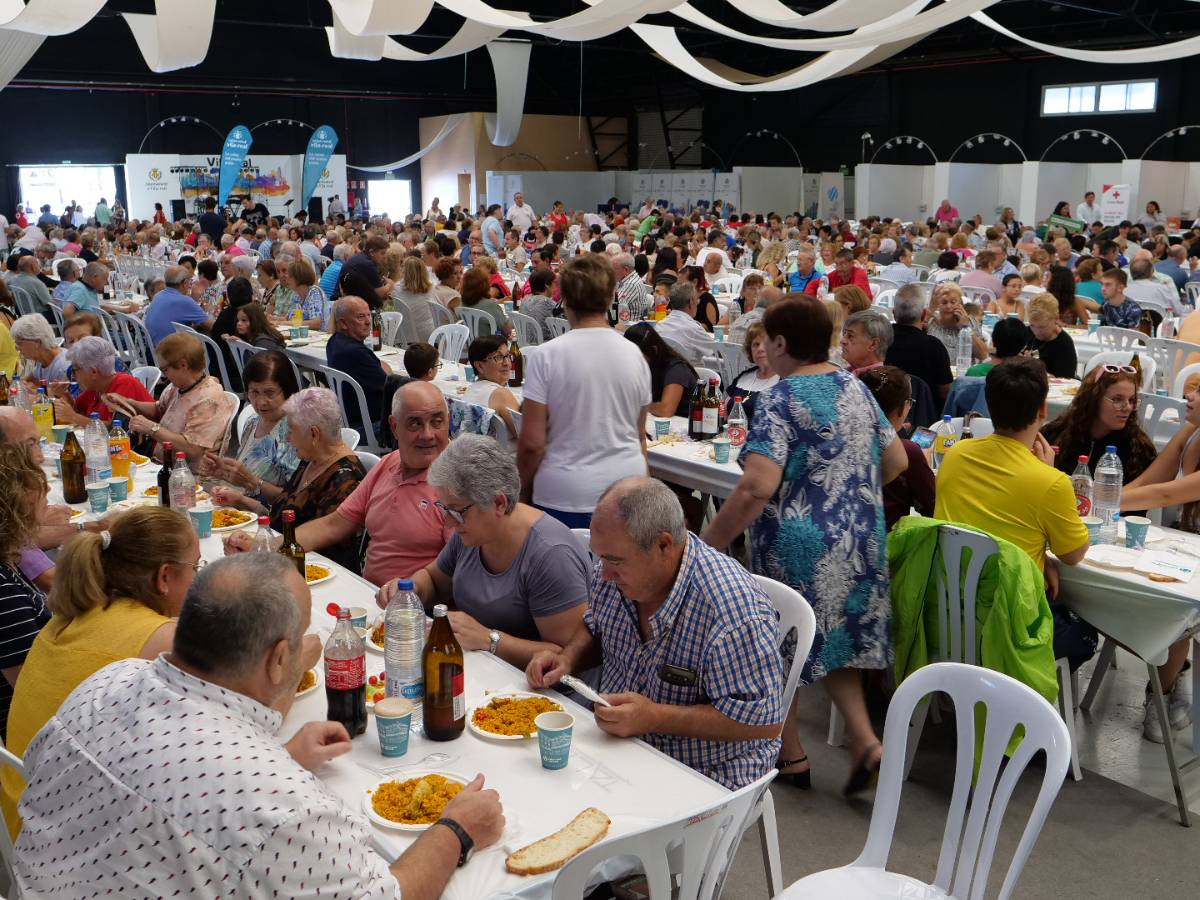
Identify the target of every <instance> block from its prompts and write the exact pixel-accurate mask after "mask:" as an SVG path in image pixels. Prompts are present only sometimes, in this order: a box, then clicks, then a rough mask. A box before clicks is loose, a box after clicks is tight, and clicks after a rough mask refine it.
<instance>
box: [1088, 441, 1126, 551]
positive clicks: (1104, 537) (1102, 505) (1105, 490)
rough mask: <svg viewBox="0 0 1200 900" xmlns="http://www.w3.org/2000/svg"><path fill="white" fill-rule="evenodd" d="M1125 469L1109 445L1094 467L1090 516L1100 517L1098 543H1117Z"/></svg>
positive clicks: (1114, 448)
mask: <svg viewBox="0 0 1200 900" xmlns="http://www.w3.org/2000/svg"><path fill="white" fill-rule="evenodd" d="M1124 478H1125V469H1124V467H1123V466H1122V465H1121V459H1120V457H1118V456H1117V448H1116V447H1114V446H1113V445H1111V444H1110V445H1109V446H1107V447H1105V448H1104V455H1103V456H1102V457H1100V462H1099V464H1097V466H1096V474H1095V476H1094V478H1093V484H1092V515H1094V516H1099V517H1100V543H1101V544H1115V543H1116V542H1117V519H1118V517H1119V516H1120V513H1121V484H1122V482H1123V481H1124Z"/></svg>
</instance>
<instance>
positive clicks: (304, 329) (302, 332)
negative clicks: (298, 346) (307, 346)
mask: <svg viewBox="0 0 1200 900" xmlns="http://www.w3.org/2000/svg"><path fill="white" fill-rule="evenodd" d="M297 330H298V331H299V332H300V340H305V339H307V338H308V326H307V325H301V326H300V327H299V329H297Z"/></svg>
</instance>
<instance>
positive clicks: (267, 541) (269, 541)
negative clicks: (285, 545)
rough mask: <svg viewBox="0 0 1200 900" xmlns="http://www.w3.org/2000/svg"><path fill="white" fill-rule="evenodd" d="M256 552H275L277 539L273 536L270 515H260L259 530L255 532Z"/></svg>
mask: <svg viewBox="0 0 1200 900" xmlns="http://www.w3.org/2000/svg"><path fill="white" fill-rule="evenodd" d="M253 552H255V553H274V552H275V541H274V539H273V538H272V536H271V519H270V518H269V517H268V516H259V517H258V531H256V532H254V551H253Z"/></svg>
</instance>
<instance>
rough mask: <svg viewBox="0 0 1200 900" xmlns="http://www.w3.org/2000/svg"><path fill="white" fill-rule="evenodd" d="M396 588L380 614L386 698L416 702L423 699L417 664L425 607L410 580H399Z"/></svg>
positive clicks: (422, 673) (421, 648) (420, 670)
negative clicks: (384, 609)
mask: <svg viewBox="0 0 1200 900" xmlns="http://www.w3.org/2000/svg"><path fill="white" fill-rule="evenodd" d="M396 588H397V591H396V596H394V597H392V600H391V602H390V603H388V606H387V610H386V611H385V612H384V614H383V622H384V633H385V635H386V637H385V644H384V651H383V659H384V667H385V669H386V670H387V695H388V696H389V697H404V698H406V699H408V700H411V701H412V702H413V703H420V702H421V700H422V698H423V697H424V696H425V670H424V668H423V666H422V662H421V654H422V653H423V652H424V650H425V607H424V606H423V605H422V604H421V598H420V597H418V596H417V594H416V592H415V591H414V590H413V583H412V582H411V581H408V580H401V581H399V582H397V584H396Z"/></svg>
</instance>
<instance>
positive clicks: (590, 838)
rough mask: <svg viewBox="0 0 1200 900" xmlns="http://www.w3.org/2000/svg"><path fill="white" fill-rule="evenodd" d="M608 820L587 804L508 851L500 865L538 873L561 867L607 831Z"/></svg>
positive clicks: (518, 871) (519, 871)
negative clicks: (554, 828)
mask: <svg viewBox="0 0 1200 900" xmlns="http://www.w3.org/2000/svg"><path fill="white" fill-rule="evenodd" d="M611 825H612V820H611V819H609V817H608V816H606V815H605V814H604V813H602V812H601V811H600V810H598V809H596V808H595V807H594V806H589V807H588V808H587V809H585V810H584V811H583V812H581V813H580V814H579V815H577V816H576V817H575V818H574V819H572V820H571V821H570V822H568V823H567V824H566V825H564V826H563V827H562V828H560V829H559V830H558V831H556V832H554V834H550V835H547V836H546V837H544V838H542V839H541V840H540V841H534V842H533V843H532V844H530V845H529V846H528V847H522V848H521V849H520V850H517V851H515V852H513V853H510V854H509V856H508V858H507V859H506V860H505V861H504V867H505V868H506V869H508V871H510V872H512V873H513V874H514V875H541V874H543V873H545V872H553V871H554V870H555V869H561V868H562V867H563V866H565V865H566V864H567V863H568V862H570V861H571V860H572V859H573V858H574V857H576V856H578V855H579V854H580V853H582V852H583V851H584V850H586V849H587V848H588V847H590V846H592V844H594V843H596V842H597V841H599V840H600V839H601V838H603V837H604V836H605V835H606V834H608V829H609V826H611Z"/></svg>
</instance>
